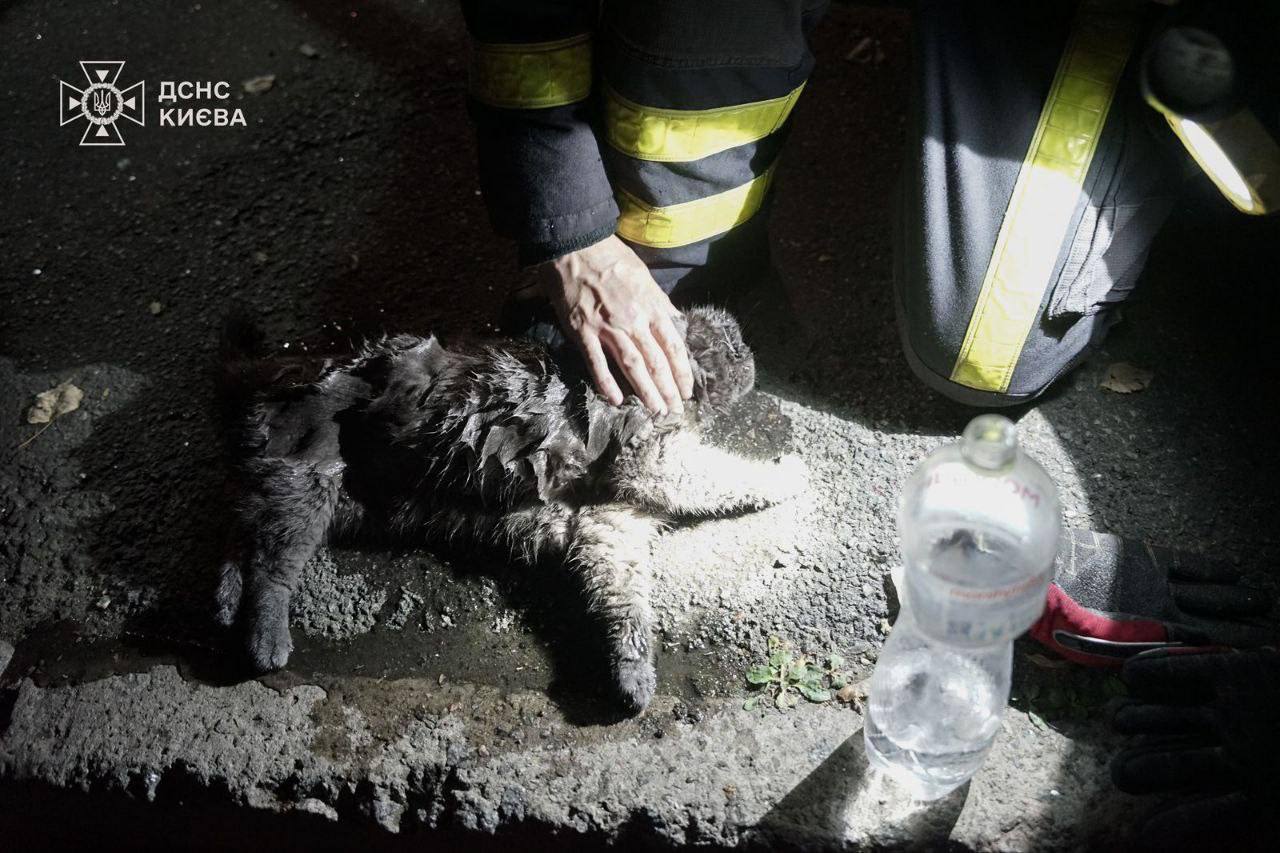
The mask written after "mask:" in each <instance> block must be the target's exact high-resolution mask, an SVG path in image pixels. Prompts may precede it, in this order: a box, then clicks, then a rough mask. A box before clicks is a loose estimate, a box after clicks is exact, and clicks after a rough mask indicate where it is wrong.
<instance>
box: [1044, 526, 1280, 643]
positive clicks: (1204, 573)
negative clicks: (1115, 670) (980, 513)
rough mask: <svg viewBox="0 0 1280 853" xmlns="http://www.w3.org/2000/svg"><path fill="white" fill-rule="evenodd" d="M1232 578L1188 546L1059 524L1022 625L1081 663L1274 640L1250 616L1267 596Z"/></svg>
mask: <svg viewBox="0 0 1280 853" xmlns="http://www.w3.org/2000/svg"><path fill="white" fill-rule="evenodd" d="M1239 579H1240V573H1239V572H1238V571H1237V570H1236V569H1234V568H1233V567H1231V566H1228V565H1226V564H1224V563H1220V562H1214V561H1211V560H1208V559H1206V558H1204V557H1201V556H1199V555H1196V554H1188V553H1185V552H1179V551H1172V550H1170V549H1167V548H1157V547H1153V546H1151V545H1147V544H1146V543H1143V542H1134V541H1132V540H1128V539H1121V538H1119V537H1118V536H1112V535H1110V534H1107V533H1094V532H1091V531H1088V530H1065V531H1063V534H1062V541H1061V542H1060V544H1059V548H1058V562H1057V568H1056V573H1055V576H1054V580H1053V583H1051V584H1050V585H1049V595H1048V600H1047V602H1046V605H1045V611H1044V614H1043V615H1042V616H1041V617H1040V620H1039V621H1038V622H1036V624H1035V625H1033V626H1031V632H1030V633H1031V636H1032V637H1035V638H1036V639H1037V640H1039V641H1040V642H1042V643H1044V644H1045V645H1046V646H1048V647H1049V648H1050V649H1053V650H1054V651H1055V652H1057V653H1058V654H1060V655H1062V656H1063V657H1064V658H1067V659H1068V660H1073V661H1075V662H1077V663H1082V664H1085V665H1087V666H1120V665H1121V664H1123V663H1124V662H1125V660H1126V659H1127V658H1130V657H1132V656H1133V655H1135V654H1138V653H1140V652H1144V651H1148V650H1151V649H1159V648H1167V647H1171V646H1231V647H1236V648H1252V647H1256V646H1262V645H1266V644H1268V643H1273V642H1275V640H1276V637H1277V631H1276V626H1275V625H1267V624H1265V623H1262V622H1260V621H1258V620H1257V619H1256V618H1255V617H1258V616H1261V615H1262V614H1264V613H1266V612H1267V611H1268V610H1270V608H1271V598H1270V596H1269V595H1267V594H1266V593H1264V592H1262V591H1260V590H1256V589H1250V588H1248V587H1244V586H1239V585H1238V584H1237V581H1238V580H1239Z"/></svg>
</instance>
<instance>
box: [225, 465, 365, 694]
mask: <svg viewBox="0 0 1280 853" xmlns="http://www.w3.org/2000/svg"><path fill="white" fill-rule="evenodd" d="M261 473H262V474H263V476H261V478H260V479H259V481H258V483H257V488H256V489H255V492H254V494H252V495H251V496H249V497H248V498H247V499H246V501H245V505H244V507H243V508H242V516H243V517H244V518H245V521H246V525H245V526H246V527H247V528H248V529H250V530H251V531H252V534H251V540H250V542H251V545H250V553H249V557H248V562H247V566H246V568H247V570H248V572H247V574H248V577H247V578H246V583H245V585H244V607H243V609H244V614H243V615H244V619H245V642H246V645H247V650H248V653H249V658H250V660H251V661H252V663H253V665H254V667H256V668H257V669H258V670H260V671H268V670H273V669H279V668H281V667H283V666H284V665H285V664H286V663H288V661H289V654H290V653H291V652H292V651H293V640H292V638H291V637H290V635H289V599H290V597H291V595H292V593H293V591H294V590H295V589H296V588H297V586H298V580H299V578H300V577H301V575H302V567H303V566H304V565H305V564H306V563H307V561H308V560H310V559H311V557H312V556H313V555H314V554H315V551H316V548H317V547H318V546H319V544H320V542H321V541H322V540H323V539H324V537H325V534H326V533H327V531H328V529H329V525H330V522H331V521H332V519H333V512H334V507H335V506H336V504H337V502H338V496H339V493H340V489H341V480H340V479H339V478H338V477H335V476H329V475H326V474H324V473H321V472H319V471H317V470H315V469H314V468H312V467H311V466H308V465H298V464H291V463H287V462H280V463H275V464H273V465H271V466H269V467H268V468H267V470H265V471H264V472H261Z"/></svg>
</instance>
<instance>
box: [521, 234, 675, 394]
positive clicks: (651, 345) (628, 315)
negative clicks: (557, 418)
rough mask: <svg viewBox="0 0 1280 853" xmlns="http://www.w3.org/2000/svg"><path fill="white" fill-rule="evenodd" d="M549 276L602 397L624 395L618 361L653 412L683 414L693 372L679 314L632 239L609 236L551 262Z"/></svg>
mask: <svg viewBox="0 0 1280 853" xmlns="http://www.w3.org/2000/svg"><path fill="white" fill-rule="evenodd" d="M543 276H544V278H543V286H544V288H545V289H546V292H547V296H548V298H549V299H550V300H551V304H552V305H553V306H554V307H555V310H556V315H557V316H558V317H559V318H560V325H561V327H562V328H563V329H564V331H565V333H566V334H568V335H569V337H571V338H573V340H574V341H575V342H576V343H577V344H578V348H579V349H580V350H581V351H582V354H583V357H584V358H585V359H586V362H587V367H588V368H589V369H590V371H591V377H592V379H593V380H594V381H595V385H596V390H597V391H599V392H600V394H601V396H603V397H604V398H605V399H607V400H609V402H611V403H613V404H614V405H615V406H616V405H620V404H621V403H622V400H623V395H622V389H621V388H620V387H619V386H618V383H617V381H616V380H615V379H614V377H613V374H612V373H611V372H610V371H609V363H610V361H612V363H613V364H615V365H617V367H618V369H619V371H620V372H621V373H622V375H623V376H624V377H626V380H627V382H629V383H630V384H631V387H632V389H634V391H635V393H636V395H637V396H638V397H639V398H640V401H641V402H642V403H644V405H645V408H647V409H649V411H651V412H653V413H655V414H667V413H669V412H671V413H676V414H679V413H681V412H683V411H684V404H683V401H684V400H687V399H689V398H690V397H691V396H693V371H692V370H691V368H690V366H689V354H688V352H687V351H686V349H685V345H684V336H683V335H681V334H680V331H679V330H678V329H677V328H676V324H675V318H676V317H678V316H679V312H678V311H676V308H675V306H674V305H672V304H671V300H670V299H668V298H667V295H666V294H665V293H663V292H662V288H660V287H659V286H658V283H657V282H656V281H654V280H653V276H652V275H650V274H649V269H648V267H646V266H645V265H644V262H643V261H641V260H640V258H638V257H637V256H636V253H635V252H633V251H632V250H631V248H630V247H629V246H627V244H625V243H623V242H622V241H621V240H620V239H618V237H617V236H609V237H607V238H605V239H604V240H601V241H600V242H599V243H596V244H595V245H592V246H588V247H587V248H585V249H579V250H578V251H576V252H570V253H569V254H567V255H565V256H563V257H561V258H559V259H557V260H554V261H550V262H548V263H547V264H545V265H544V266H543Z"/></svg>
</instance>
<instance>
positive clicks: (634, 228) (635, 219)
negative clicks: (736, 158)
mask: <svg viewBox="0 0 1280 853" xmlns="http://www.w3.org/2000/svg"><path fill="white" fill-rule="evenodd" d="M772 179H773V167H772V166H770V167H769V168H768V169H766V170H765V172H764V174H762V175H760V176H759V177H757V178H755V179H753V180H750V181H748V182H747V183H745V184H742V185H741V186H737V187H734V188H733V189H731V190H725V191H724V192H722V193H716V194H715V195H712V196H707V197H706V198H699V199H695V200H693V201H686V202H684V203H682V204H672V205H669V206H667V207H651V206H649V205H647V204H645V203H644V202H642V201H640V199H638V198H636V197H635V196H633V195H631V194H630V193H628V192H626V191H624V190H619V191H618V208H619V209H620V210H621V211H622V212H621V215H619V217H618V236H619V237H622V238H624V239H626V240H630V241H631V242H632V243H639V244H640V245H642V246H652V247H654V248H656V249H670V248H672V247H673V246H687V245H689V244H690V243H697V242H698V241H699V240H706V239H707V238H708V237H714V236H716V235H717V234H723V233H724V232H725V231H728V230H729V229H730V228H733V227H734V226H737V225H741V224H742V223H744V222H746V221H747V220H748V219H750V218H751V217H752V216H754V215H755V213H756V211H758V210H759V209H760V205H761V204H763V203H764V197H765V194H766V193H767V192H768V191H769V182H770V181H771V180H772Z"/></svg>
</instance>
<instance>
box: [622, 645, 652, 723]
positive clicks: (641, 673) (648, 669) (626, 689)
mask: <svg viewBox="0 0 1280 853" xmlns="http://www.w3.org/2000/svg"><path fill="white" fill-rule="evenodd" d="M614 670H615V672H614V675H615V677H616V679H617V684H618V691H619V692H620V693H621V694H622V700H623V702H624V703H626V706H627V710H629V711H631V712H632V713H634V714H638V713H640V712H641V711H643V710H644V709H645V708H647V707H649V702H650V700H652V699H653V693H654V691H655V690H656V689H657V688H658V676H657V674H656V673H655V672H654V671H653V662H652V661H649V660H645V659H639V660H637V659H634V658H633V659H630V660H620V661H618V662H617V663H616V664H615V665H614Z"/></svg>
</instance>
